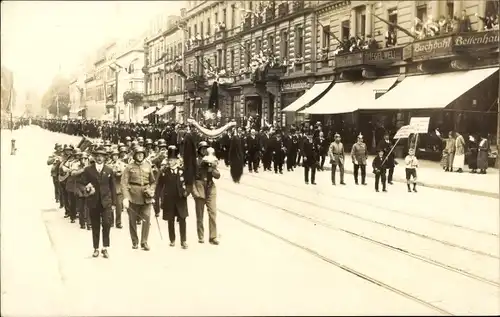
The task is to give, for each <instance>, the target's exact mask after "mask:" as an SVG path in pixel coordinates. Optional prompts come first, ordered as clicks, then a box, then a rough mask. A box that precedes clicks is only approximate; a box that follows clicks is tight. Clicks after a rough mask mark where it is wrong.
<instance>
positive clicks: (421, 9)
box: [417, 4, 427, 22]
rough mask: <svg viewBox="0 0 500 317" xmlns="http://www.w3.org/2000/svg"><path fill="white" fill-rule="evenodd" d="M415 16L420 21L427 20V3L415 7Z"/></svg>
mask: <svg viewBox="0 0 500 317" xmlns="http://www.w3.org/2000/svg"><path fill="white" fill-rule="evenodd" d="M417 18H418V19H419V20H420V21H422V22H425V21H427V4H423V5H419V6H418V7H417Z"/></svg>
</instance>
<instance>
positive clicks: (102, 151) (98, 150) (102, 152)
mask: <svg viewBox="0 0 500 317" xmlns="http://www.w3.org/2000/svg"><path fill="white" fill-rule="evenodd" d="M94 155H106V149H105V148H104V147H103V146H99V147H97V148H96V149H95V150H94Z"/></svg>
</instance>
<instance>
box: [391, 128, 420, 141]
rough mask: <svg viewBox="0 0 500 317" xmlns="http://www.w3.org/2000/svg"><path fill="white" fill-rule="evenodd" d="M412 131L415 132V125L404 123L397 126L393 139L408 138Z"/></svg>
mask: <svg viewBox="0 0 500 317" xmlns="http://www.w3.org/2000/svg"><path fill="white" fill-rule="evenodd" d="M412 133H416V130H415V127H413V126H411V125H404V126H402V127H401V128H399V130H398V132H396V135H394V139H404V138H408V137H409V136H410V134H412Z"/></svg>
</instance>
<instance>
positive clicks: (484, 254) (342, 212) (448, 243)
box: [224, 178, 500, 260]
mask: <svg viewBox="0 0 500 317" xmlns="http://www.w3.org/2000/svg"><path fill="white" fill-rule="evenodd" d="M224 180H226V181H229V179H227V178H224ZM266 181H267V180H266ZM238 186H247V187H249V188H253V189H257V190H260V191H265V192H267V193H272V194H273V195H277V196H281V197H283V198H285V199H291V200H294V201H297V202H300V203H303V204H308V205H311V206H314V207H315V208H318V209H322V210H326V211H329V212H334V213H339V214H343V215H345V216H348V217H351V218H354V219H358V220H361V221H364V222H368V223H372V224H376V225H379V226H381V227H385V228H390V229H392V230H395V231H399V232H404V233H406V234H410V235H413V236H417V237H420V238H422V239H426V240H429V241H433V242H437V243H440V244H442V245H445V246H448V247H453V248H457V249H461V250H464V251H468V252H470V253H473V254H477V255H480V256H485V257H489V258H491V259H495V260H500V257H498V256H497V255H494V254H490V253H487V252H483V251H481V250H474V249H471V248H469V247H466V246H462V245H459V244H456V243H453V242H450V241H446V240H441V239H438V238H434V237H432V236H429V235H426V234H423V233H419V232H415V231H412V230H409V229H405V228H401V227H398V226H396V225H392V224H388V223H384V222H381V221H377V220H373V219H369V218H365V217H362V216H360V215H357V214H354V213H351V212H348V211H345V210H342V209H338V208H334V207H330V206H324V205H320V204H318V203H315V202H313V201H310V200H305V199H302V198H298V197H295V196H293V195H289V194H286V193H283V192H281V191H280V192H278V191H273V190H271V189H270V188H269V187H267V188H266V187H263V186H258V185H254V184H248V183H240V184H238ZM301 189H303V188H301ZM365 205H367V206H371V205H369V204H365Z"/></svg>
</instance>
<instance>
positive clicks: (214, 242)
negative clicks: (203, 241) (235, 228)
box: [208, 238, 219, 245]
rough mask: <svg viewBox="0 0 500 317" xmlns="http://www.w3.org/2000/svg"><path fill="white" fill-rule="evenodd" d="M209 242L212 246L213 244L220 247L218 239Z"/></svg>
mask: <svg viewBox="0 0 500 317" xmlns="http://www.w3.org/2000/svg"><path fill="white" fill-rule="evenodd" d="M208 242H210V244H213V245H219V240H217V239H215V238H214V239H210V240H209V241H208Z"/></svg>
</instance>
